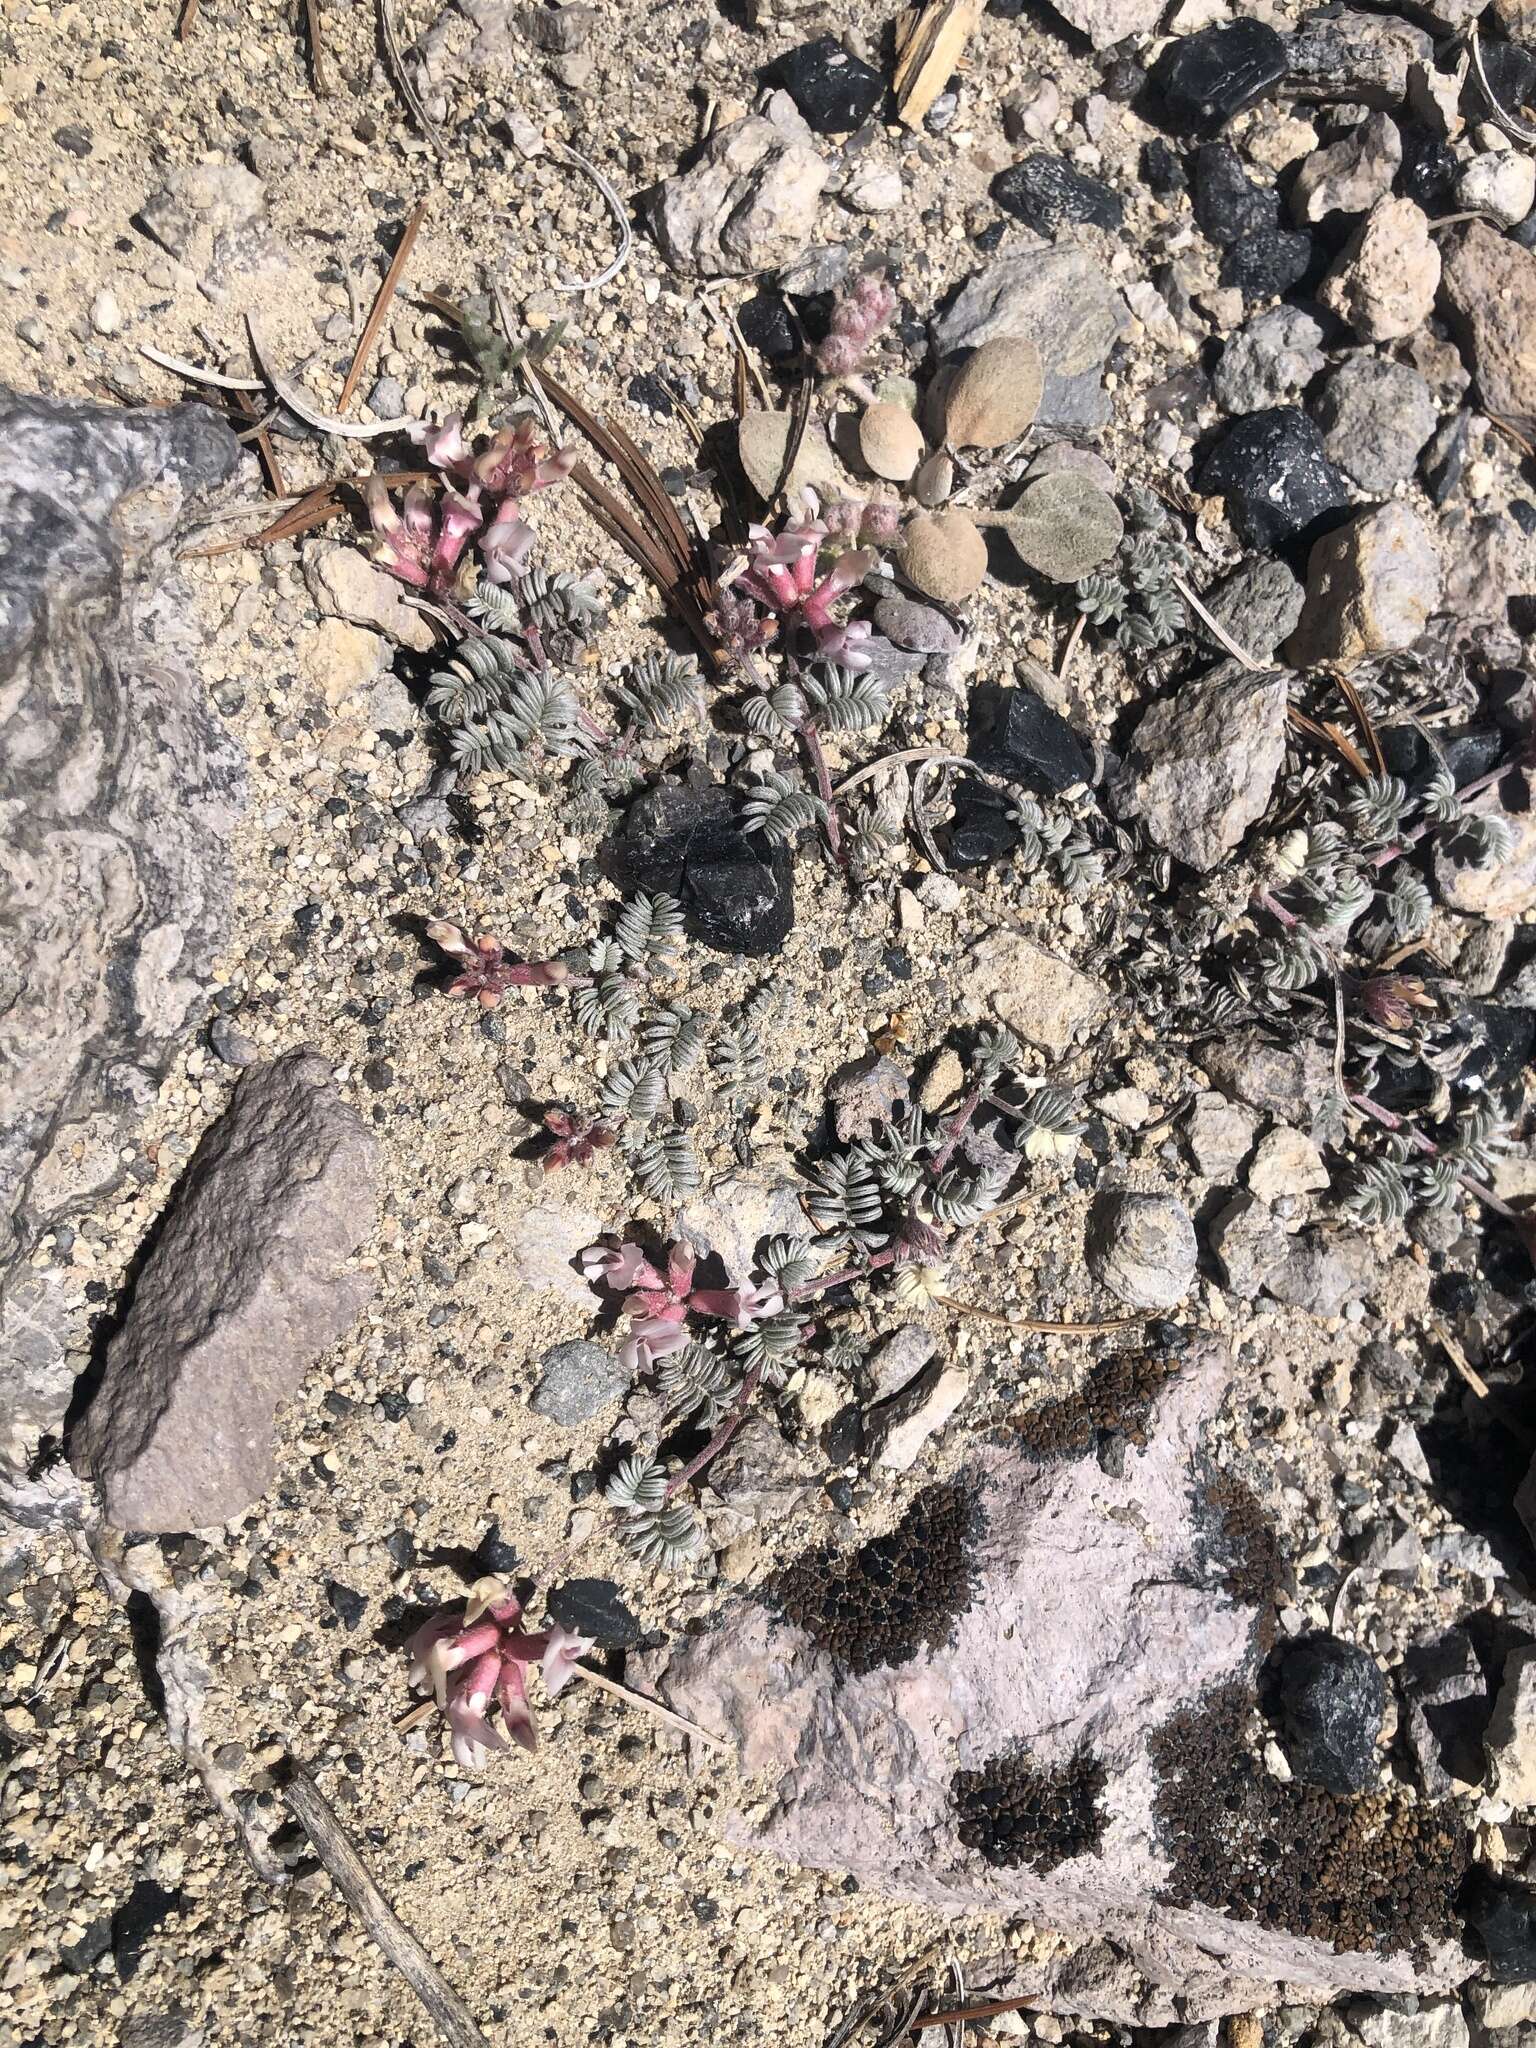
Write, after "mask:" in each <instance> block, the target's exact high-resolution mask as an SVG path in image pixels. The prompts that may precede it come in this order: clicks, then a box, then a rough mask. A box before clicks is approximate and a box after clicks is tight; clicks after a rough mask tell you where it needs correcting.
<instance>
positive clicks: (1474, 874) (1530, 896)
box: [1435, 776, 1536, 917]
mask: <svg viewBox="0 0 1536 2048" xmlns="http://www.w3.org/2000/svg"><path fill="white" fill-rule="evenodd" d="M1523 780H1524V783H1525V792H1526V795H1525V806H1524V808H1523V809H1521V808H1516V809H1514V810H1512V811H1502V810H1500V809H1499V808H1498V806H1497V805H1492V806H1490V805H1488V804H1487V803H1485V802H1480V803H1478V804H1477V805H1476V809H1477V811H1478V812H1479V813H1481V814H1482V815H1485V816H1495V817H1501V818H1503V819H1504V820H1505V822H1506V823H1507V824H1508V825H1509V827H1510V829H1511V830H1512V832H1513V833H1514V843H1513V844H1512V845H1511V847H1510V850H1509V852H1508V853H1506V854H1505V855H1504V856H1503V857H1502V859H1499V860H1496V861H1492V862H1490V864H1489V865H1488V866H1487V867H1483V868H1477V867H1470V866H1467V865H1466V864H1465V863H1459V862H1457V861H1455V860H1453V859H1452V858H1451V853H1450V850H1449V849H1448V848H1447V847H1445V846H1442V847H1441V848H1440V849H1439V850H1438V851H1437V852H1436V854H1435V882H1436V885H1437V887H1438V889H1439V891H1440V894H1441V896H1442V897H1443V898H1444V900H1445V902H1446V903H1447V904H1449V906H1450V907H1451V909H1452V910H1460V911H1463V912H1468V913H1471V914H1472V915H1475V916H1477V917H1522V916H1524V914H1525V913H1526V911H1528V910H1536V792H1533V790H1532V788H1531V778H1530V777H1529V776H1526V777H1524V778H1523ZM1452 844H1453V845H1454V841H1452Z"/></svg>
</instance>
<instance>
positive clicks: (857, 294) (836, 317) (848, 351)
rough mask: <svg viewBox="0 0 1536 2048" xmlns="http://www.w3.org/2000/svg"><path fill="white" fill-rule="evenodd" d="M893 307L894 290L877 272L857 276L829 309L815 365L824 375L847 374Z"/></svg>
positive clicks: (888, 323) (879, 329) (894, 303)
mask: <svg viewBox="0 0 1536 2048" xmlns="http://www.w3.org/2000/svg"><path fill="white" fill-rule="evenodd" d="M895 311H896V294H895V292H893V291H892V289H891V287H890V286H889V285H888V284H887V283H886V281H885V279H884V278H883V277H882V276H881V275H880V274H879V273H878V272H871V273H870V274H869V275H868V276H867V277H861V278H860V279H859V280H858V281H857V283H856V284H855V285H854V287H853V289H852V290H851V291H850V292H848V294H847V295H846V296H845V297H843V298H841V299H839V300H838V302H837V305H836V307H835V308H834V309H833V313H832V322H831V326H830V327H829V329H828V332H827V338H826V340H825V341H824V342H823V343H822V344H821V346H820V348H818V349H817V351H816V367H817V369H818V370H820V371H821V373H822V375H823V376H824V377H848V376H851V375H852V373H853V372H854V371H855V370H856V369H857V368H858V367H859V365H860V363H862V362H863V360H864V358H865V356H866V355H867V354H868V352H869V347H870V344H871V342H873V340H874V339H875V337H876V335H877V334H879V333H880V332H881V331H882V329H884V328H886V327H888V326H889V325H890V322H891V318H892V316H893V315H894V313H895Z"/></svg>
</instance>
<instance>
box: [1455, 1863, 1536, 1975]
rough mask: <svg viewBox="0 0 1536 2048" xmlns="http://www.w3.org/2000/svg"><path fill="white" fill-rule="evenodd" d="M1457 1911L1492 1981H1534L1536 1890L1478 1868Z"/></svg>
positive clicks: (1535, 1961)
mask: <svg viewBox="0 0 1536 2048" xmlns="http://www.w3.org/2000/svg"><path fill="white" fill-rule="evenodd" d="M1461 1912H1462V1917H1463V1918H1464V1919H1465V1921H1466V1923H1467V1925H1468V1926H1469V1927H1470V1928H1471V1929H1472V1932H1473V1933H1474V1934H1475V1935H1476V1937H1477V1939H1478V1941H1479V1943H1480V1944H1481V1946H1482V1950H1483V1954H1484V1955H1485V1956H1486V1957H1487V1959H1488V1960H1487V1964H1486V1969H1487V1974H1488V1976H1489V1977H1490V1978H1491V1979H1492V1981H1493V1982H1494V1983H1495V1984H1531V1983H1536V1891H1528V1890H1527V1889H1526V1888H1525V1886H1524V1885H1518V1884H1510V1883H1507V1882H1505V1881H1503V1880H1501V1879H1499V1878H1496V1877H1490V1876H1489V1875H1488V1874H1487V1873H1486V1872H1485V1871H1480V1872H1479V1873H1478V1874H1477V1875H1476V1876H1475V1877H1474V1878H1473V1879H1472V1880H1471V1882H1470V1883H1469V1885H1468V1886H1467V1888H1466V1890H1465V1891H1464V1892H1463V1894H1462V1897H1461Z"/></svg>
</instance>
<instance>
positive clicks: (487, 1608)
mask: <svg viewBox="0 0 1536 2048" xmlns="http://www.w3.org/2000/svg"><path fill="white" fill-rule="evenodd" d="M521 1616H522V1607H521V1604H520V1603H519V1601H518V1599H517V1596H516V1595H515V1594H514V1593H511V1592H509V1591H508V1590H507V1587H506V1586H505V1585H504V1584H503V1582H502V1581H501V1580H500V1579H497V1578H488V1579H480V1580H477V1581H476V1583H475V1584H474V1585H473V1586H472V1587H471V1588H470V1590H469V1597H468V1598H467V1599H466V1600H465V1601H464V1602H463V1603H462V1605H461V1604H460V1603H459V1602H458V1601H453V1602H452V1603H450V1605H448V1606H446V1607H440V1608H439V1609H438V1611H437V1613H436V1614H434V1615H432V1616H431V1617H430V1619H429V1620H427V1621H426V1622H425V1623H424V1624H423V1625H422V1627H420V1628H419V1629H418V1630H417V1631H416V1633H415V1635H413V1636H412V1637H411V1640H410V1642H409V1644H408V1645H407V1649H408V1651H409V1654H410V1658H411V1671H410V1680H411V1684H412V1685H428V1684H430V1685H431V1687H432V1691H433V1693H434V1695H435V1697H436V1699H437V1704H438V1705H439V1706H440V1707H441V1708H443V1709H444V1711H445V1712H446V1713H447V1716H448V1727H449V1731H450V1735H451V1738H452V1744H453V1755H454V1761H455V1762H456V1763H460V1764H462V1765H464V1767H465V1768H466V1769H467V1770H472V1771H478V1770H479V1769H481V1767H482V1766H483V1765H484V1763H485V1760H486V1757H487V1755H488V1754H489V1752H490V1751H491V1750H493V1749H507V1748H509V1747H510V1744H511V1742H517V1743H520V1744H521V1745H522V1747H523V1748H524V1749H526V1750H529V1751H532V1750H535V1749H537V1748H538V1735H537V1732H536V1730H535V1728H534V1725H533V1710H532V1708H531V1707H530V1706H529V1704H528V1687H527V1675H528V1672H529V1670H530V1668H531V1667H532V1666H533V1665H535V1664H537V1665H538V1666H539V1667H540V1669H541V1671H542V1673H543V1677H544V1690H545V1692H546V1693H547V1694H548V1695H549V1697H550V1698H551V1699H553V1698H554V1697H555V1695H556V1694H557V1693H558V1692H559V1691H560V1690H561V1688H562V1687H563V1686H565V1685H566V1684H568V1683H569V1681H570V1680H571V1679H572V1678H573V1677H574V1676H575V1675H576V1672H577V1670H578V1666H579V1660H580V1659H581V1658H582V1657H584V1656H585V1655H586V1654H587V1652H588V1651H589V1650H590V1649H591V1647H592V1642H591V1639H590V1638H589V1637H587V1636H578V1635H573V1634H572V1633H571V1631H570V1630H569V1629H564V1628H560V1627H558V1626H556V1627H552V1628H547V1629H542V1630H540V1631H539V1632H538V1633H537V1634H530V1633H528V1632H527V1631H526V1630H524V1629H521V1628H519V1627H518V1622H519V1620H520V1619H521ZM493 1706H495V1707H498V1708H499V1709H500V1710H501V1719H500V1722H499V1724H498V1723H493V1722H492V1721H491V1719H490V1718H489V1717H490V1713H491V1709H492V1707H493ZM509 1738H510V1741H509Z"/></svg>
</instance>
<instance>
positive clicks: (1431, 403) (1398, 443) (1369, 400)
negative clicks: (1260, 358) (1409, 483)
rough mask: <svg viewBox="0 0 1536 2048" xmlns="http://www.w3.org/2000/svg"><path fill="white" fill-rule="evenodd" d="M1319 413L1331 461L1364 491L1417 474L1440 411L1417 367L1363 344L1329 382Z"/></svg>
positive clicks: (1320, 395)
mask: <svg viewBox="0 0 1536 2048" xmlns="http://www.w3.org/2000/svg"><path fill="white" fill-rule="evenodd" d="M1314 417H1315V418H1316V420H1317V423H1318V425H1319V426H1320V427H1321V428H1322V430H1323V446H1324V447H1325V448H1326V449H1327V451H1328V455H1329V459H1330V461H1333V462H1336V463H1337V464H1338V466H1339V468H1340V469H1342V470H1343V472H1344V474H1345V475H1346V476H1348V477H1351V478H1352V479H1353V480H1354V482H1356V483H1357V484H1358V485H1359V486H1360V488H1361V490H1363V491H1390V490H1391V489H1392V487H1393V485H1394V484H1400V483H1402V482H1404V481H1405V480H1406V479H1407V478H1408V477H1410V476H1412V475H1413V466H1414V464H1415V463H1416V462H1417V461H1418V459H1419V450H1420V449H1421V448H1422V447H1423V446H1424V444H1425V443H1426V442H1427V441H1428V439H1429V437H1430V435H1431V434H1433V433H1434V431H1435V426H1436V423H1437V421H1438V420H1439V417H1440V415H1439V410H1438V408H1437V407H1436V405H1435V400H1434V395H1433V393H1432V392H1431V391H1430V388H1429V386H1428V384H1427V383H1426V382H1425V381H1424V379H1423V378H1422V377H1421V376H1420V375H1419V373H1418V371H1417V370H1415V369H1413V368H1412V367H1411V366H1410V365H1409V364H1407V363H1395V362H1393V361H1391V360H1390V359H1389V358H1388V357H1386V356H1373V355H1371V354H1369V353H1368V352H1367V351H1366V350H1364V349H1361V350H1359V351H1357V352H1356V353H1355V354H1353V355H1349V356H1346V357H1345V359H1344V361H1343V362H1342V363H1340V365H1339V367H1338V368H1337V369H1336V370H1335V371H1334V372H1333V375H1332V376H1331V377H1329V379H1328V381H1327V382H1326V383H1325V384H1324V386H1323V388H1322V390H1321V391H1320V392H1319V393H1318V395H1317V402H1316V405H1315V407H1314Z"/></svg>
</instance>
